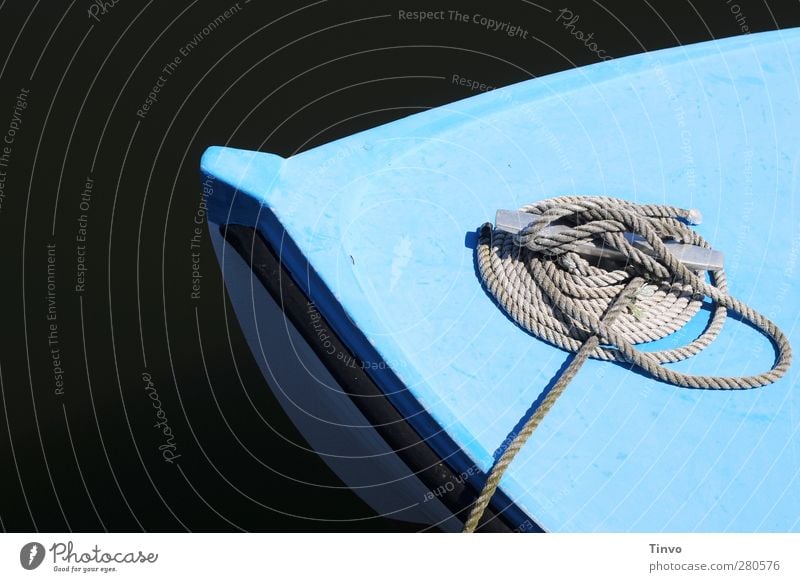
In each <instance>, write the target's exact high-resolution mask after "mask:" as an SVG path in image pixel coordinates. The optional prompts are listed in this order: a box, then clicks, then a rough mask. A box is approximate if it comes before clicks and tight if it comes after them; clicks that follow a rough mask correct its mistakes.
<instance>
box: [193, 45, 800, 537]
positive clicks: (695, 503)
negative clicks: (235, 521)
mask: <svg viewBox="0 0 800 582" xmlns="http://www.w3.org/2000/svg"><path fill="white" fill-rule="evenodd" d="M798 73H800V32H798V30H790V31H782V32H774V33H764V34H757V35H750V36H743V37H736V38H733V39H725V40H720V41H715V42H711V43H703V44H698V45H693V46H689V47H679V48H675V49H669V50H665V51H658V52H653V53H649V54H645V55H638V56H634V57H628V58H624V59H619V60H615V61H609V62H605V63H600V64H597V65H593V66H589V67H583V68H580V69H574V70H570V71H566V72H563V73H558V74H555V75H551V76H548V77H543V78H539V79H533V80H530V81H526V82H523V83H519V84H516V85H513V86H510V87H507V88H504V89H499V90H496V91H492V92H490V93H486V94H483V95H479V96H475V97H472V98H469V99H466V100H463V101H459V102H456V103H453V104H451V105H447V106H443V107H439V108H436V109H433V110H430V111H426V112H424V113H420V114H417V115H413V116H410V117H407V118H405V119H401V120H399V121H396V122H393V123H390V124H387V125H384V126H381V127H377V128H375V129H372V130H369V131H366V132H362V133H359V134H356V135H353V136H350V137H347V138H344V139H340V140H337V141H335V142H332V143H329V144H326V145H324V146H320V147H317V148H315V149H313V150H310V151H307V152H304V153H302V154H299V155H296V156H293V157H291V158H288V159H285V160H284V159H282V158H279V157H277V156H274V155H271V154H263V153H255V152H247V151H243V150H235V149H230V148H210V149H209V150H208V151H207V152H206V154H205V155H204V157H203V161H202V169H203V172H204V173H206V174H207V175H211V176H213V177H214V178H215V180H216V181H217V183H216V186H215V189H214V194H213V195H212V196H211V199H210V201H209V202H210V208H211V214H210V217H209V219H210V220H212V221H214V222H216V223H221V224H224V223H228V222H233V223H240V224H252V225H259V226H260V227H261V230H262V231H263V232H265V234H267V235H268V236H270V237H272V241H273V243H280V237H281V236H282V235H283V233H280V232H278V230H276V224H275V222H274V219H275V218H277V221H278V222H280V224H281V225H282V226H283V228H285V231H286V234H287V235H288V237H289V238H290V239H291V241H293V245H291V246H294V245H296V248H297V249H299V251H300V252H301V253H302V255H304V257H305V258H306V259H307V260H308V261H309V263H310V265H311V266H312V267H313V270H314V272H315V276H314V277H312V278H311V279H310V283H309V285H310V286H311V287H312V289H311V291H312V296H314V298H315V300H317V296H316V295H315V294H314V293H313V291H314V290H313V286H314V284H315V281H317V278H316V276H318V277H319V279H318V280H319V281H321V282H323V283H324V285H325V287H327V289H328V290H330V292H331V293H332V295H333V297H335V299H336V301H337V302H338V304H340V305H341V306H342V307H343V308H344V310H345V311H346V315H347V317H343V316H340V317H338V318H337V316H336V315H335V314H333V315H332V317H333V318H334V320H335V321H338V325H339V326H340V327H341V326H348V325H349V326H352V325H355V326H357V327H358V328H359V329H360V330H361V332H362V333H363V335H364V336H366V338H367V340H368V341H369V344H370V345H367V344H364V345H355V346H353V348H354V349H355V350H356V351H357V352H359V354H360V355H362V357H364V356H365V355H366V356H368V357H369V356H370V353H372V350H373V349H374V351H375V352H377V353H378V354H379V355H380V357H381V358H382V359H383V360H384V361H385V362H386V363H387V364H388V365H389V366H390V367H391V369H392V371H393V372H394V374H395V375H396V377H397V378H398V379H399V380H400V381H401V382H402V384H403V385H404V386H405V388H402V387H400V388H399V390H400V392H398V393H396V394H394V395H393V398H395V399H396V400H397V401H399V402H401V405H400V406H401V408H403V406H405V405H404V404H402V403H405V404H406V405H408V407H407V408H406V410H407V411H409V413H410V414H412V416H413V417H412V418H411V422H412V423H413V424H414V425H415V426H416V427H417V428H418V430H420V432H422V433H423V434H425V435H426V436H429V437H430V439H431V443H432V444H437V443H440V444H441V443H445V441H448V442H451V443H455V444H456V445H457V447H459V448H460V452H458V453H457V454H455V456H454V457H453V458H454V459H459V462H461V463H463V462H464V461H465V459H467V460H469V459H471V460H472V461H474V462H475V463H476V464H477V465H478V466H479V467H480V468H481V469H483V470H487V469H488V468H489V467H490V466H491V463H492V461H493V458H494V455H495V453H496V451H497V450H498V448H500V447H501V446H502V444H503V443H504V441H507V439H508V438H509V435H511V434H512V433H513V431H514V428H515V426H516V425H517V424H518V422H519V420H520V418H521V417H522V416H523V415H524V414H525V413H526V411H527V409H528V408H529V406H530V404H531V403H532V402H533V401H534V400H536V398H537V397H538V396H539V395H540V393H541V392H542V389H543V388H544V387H545V386H546V385H547V384H548V383H549V382H550V381H551V379H552V378H553V376H554V375H555V374H556V372H557V371H558V369H559V368H560V367H561V365H562V364H563V363H564V361H565V359H566V357H567V354H566V353H565V352H563V351H560V350H558V349H555V348H553V347H551V346H550V345H548V344H546V343H544V342H542V341H540V340H538V339H536V338H533V337H532V336H530V335H528V334H526V333H525V332H524V331H522V330H521V329H520V328H518V327H517V326H516V325H514V324H513V323H512V322H511V321H510V320H509V319H508V318H507V317H506V316H505V315H504V314H503V313H502V312H501V311H500V310H499V309H498V308H497V306H496V305H495V304H494V303H493V302H492V300H491V299H490V297H489V296H488V295H487V294H486V293H485V292H484V290H483V289H482V287H481V285H480V283H479V280H478V278H477V276H476V274H475V268H474V257H473V254H474V250H473V246H472V244H471V239H472V237H471V235H470V233H473V232H474V231H475V229H476V228H477V227H479V226H480V225H481V224H482V223H484V222H486V221H491V220H492V219H493V217H494V212H495V210H496V209H498V208H516V207H519V206H521V205H523V204H525V203H528V202H530V201H533V200H538V199H541V198H547V197H553V196H557V195H562V194H570V193H577V194H604V195H609V196H616V197H621V198H627V199H631V200H636V201H640V202H651V203H666V204H674V205H679V206H684V207H694V208H698V209H699V210H700V211H701V212H702V213H703V216H704V217H705V221H704V223H703V224H702V225H701V226H699V227H698V228H699V230H700V232H701V233H702V234H703V236H705V237H706V238H707V239H708V240H709V241H711V242H712V243H713V244H714V246H715V247H716V248H718V249H720V250H722V251H723V252H724V253H725V258H726V269H727V272H728V276H729V280H730V289H731V293H732V294H733V295H735V296H737V297H738V298H740V299H742V300H744V301H745V302H747V303H748V304H750V305H751V306H753V307H754V308H755V309H757V310H758V311H760V312H761V313H763V314H765V315H767V316H768V317H770V318H772V319H773V320H774V321H775V322H776V323H777V324H778V325H779V326H780V327H782V328H783V330H784V331H785V332H786V333H787V335H788V337H789V339H790V341H791V342H792V344H793V346H795V352H797V351H798V349H797V346H798V345H800V343H798V338H799V337H800V334H799V333H798V325H797V322H798V314H800V309H799V308H798V305H800V288H799V287H798V275H800V227H798V219H800V209H798V202H800V75H799V74H798ZM262 204H263V205H264V208H261V205H262ZM278 246H280V244H279V245H278ZM295 259H297V257H295ZM289 266H290V268H294V269H295V270H301V269H302V265H301V262H299V261H297V260H295V262H294V265H293V264H292V261H291V259H290V261H289ZM295 276H296V277H299V278H300V279H304V277H305V274H304V273H295ZM319 297H320V298H319V299H318V302H319V303H321V304H320V309H322V310H323V311H325V310H326V309H327V310H332V311H335V310H336V309H338V307H337V306H336V305H335V303H336V302H330V305H327V304H326V301H327V300H326V299H325V293H321V294H320V295H319ZM340 315H341V314H340ZM703 317H705V318H706V319H707V312H702V313H701V315H700V316H698V318H696V319H695V321H693V322H692V324H691V326H690V327H691V329H686V330H684V331H683V332H680V333H679V334H676V337H672V338H668V339H667V340H663V342H659V345H666V344H669V345H674V344H677V343H683V342H685V341H687V340H688V339H690V337H691V333H690V332H695V333H696V332H697V330H698V329H700V328H701V327H702V325H703V320H702V318H703ZM337 331H340V332H341V331H342V330H341V329H337ZM344 336H345V338H346V337H349V336H348V334H347V333H345V334H344ZM354 341H355V340H354ZM356 344H357V342H356ZM652 347H653V348H655V347H658V345H653V346H652ZM646 349H651V347H650V346H647V347H646ZM772 359H773V350H772V347H771V346H770V344H769V343H768V341H767V340H766V339H765V338H764V337H763V336H761V335H759V334H758V333H757V332H755V331H753V330H752V329H751V328H749V327H748V326H746V325H744V324H742V323H740V322H738V321H734V320H731V319H729V321H728V323H727V324H726V327H725V330H724V332H723V333H722V335H721V337H720V338H719V339H718V340H717V341H716V342H715V343H714V344H713V346H712V347H711V348H709V349H708V350H706V351H705V352H703V353H702V354H701V355H700V356H698V357H696V358H694V359H692V360H690V361H686V362H682V363H679V364H675V365H674V367H675V368H676V369H680V370H684V371H690V372H694V373H708V374H723V375H737V374H745V373H753V372H757V371H761V370H765V369H767V368H768V367H769V365H770V364H771V362H772ZM376 368H379V366H377V365H376ZM798 370H800V364H797V363H796V364H795V365H794V367H793V368H792V369H791V370H790V372H789V374H788V375H787V376H786V377H785V378H783V379H782V380H781V381H780V382H778V383H776V384H773V385H771V386H767V387H764V388H761V389H756V390H751V391H737V392H714V391H703V390H687V389H681V388H676V387H674V386H670V385H667V384H663V383H660V382H657V381H654V380H652V379H649V378H647V377H644V376H642V375H640V374H638V373H636V372H634V371H629V370H627V369H626V368H625V367H623V366H620V365H616V364H611V363H607V362H598V361H590V362H588V363H587V364H586V365H585V366H584V367H583V369H582V370H581V371H580V372H579V374H578V376H577V378H576V379H575V380H574V381H573V382H572V384H571V385H570V386H569V388H568V389H567V391H566V393H565V394H564V396H563V397H562V398H561V399H560V400H559V402H558V403H557V405H556V406H555V407H554V408H553V410H552V411H551V412H550V414H549V415H548V416H547V418H546V419H545V421H544V422H543V424H542V425H541V426H540V428H539V429H538V430H537V432H536V434H535V435H534V437H533V438H532V439H531V441H530V442H529V443H528V445H527V446H526V447H525V448H524V449H523V450H522V452H521V453H520V454H519V456H518V457H517V459H516V460H515V461H514V463H513V465H512V466H511V468H510V469H509V472H508V474H507V476H506V478H505V479H504V480H503V485H502V489H503V491H504V492H505V493H506V494H507V495H508V496H509V497H510V498H511V499H513V500H514V501H515V502H516V504H517V505H518V506H519V507H520V508H521V509H523V510H524V511H525V512H526V513H527V514H528V515H529V516H531V517H532V518H533V519H535V520H536V521H537V522H538V523H539V524H540V525H541V526H542V527H543V528H544V529H546V530H549V531H579V532H591V531H746V532H750V531H798V530H800V396H798V391H797V390H796V381H797V378H798ZM374 375H375V378H376V381H377V382H378V383H379V385H382V387H383V388H384V389H385V390H387V391H390V392H391V391H396V390H398V387H397V386H391V385H388V384H385V383H383V380H385V378H386V377H387V376H386V374H385V373H384V372H383V371H382V370H380V369H377V370H375V371H374ZM420 410H421V411H420ZM415 411H416V412H415ZM438 427H441V428H442V429H443V430H444V431H445V432H446V433H447V437H448V438H443V435H441V434H440V433H437V429H438ZM442 446H444V447H445V448H446V446H447V445H446V444H443V445H442Z"/></svg>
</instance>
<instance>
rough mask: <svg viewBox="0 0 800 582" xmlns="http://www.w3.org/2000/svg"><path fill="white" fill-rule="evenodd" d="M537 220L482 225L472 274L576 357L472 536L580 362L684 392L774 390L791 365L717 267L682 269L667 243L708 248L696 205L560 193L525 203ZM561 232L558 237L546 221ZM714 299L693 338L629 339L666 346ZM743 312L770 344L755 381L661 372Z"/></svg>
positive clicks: (470, 527) (469, 525)
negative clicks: (592, 255) (595, 250)
mask: <svg viewBox="0 0 800 582" xmlns="http://www.w3.org/2000/svg"><path fill="white" fill-rule="evenodd" d="M520 211H521V212H525V213H528V214H533V215H536V217H537V218H536V220H535V221H534V222H532V223H531V224H529V225H528V226H527V227H525V228H523V229H522V230H520V231H519V232H518V233H517V234H509V233H506V232H503V231H499V230H495V229H493V228H492V225H491V224H485V225H484V226H483V227H482V228H481V231H480V235H479V238H478V246H477V251H476V252H477V261H478V271H479V273H480V277H481V280H482V281H483V284H484V286H485V287H486V289H487V290H488V291H489V293H491V294H492V295H493V296H494V297H495V299H496V300H497V302H498V303H499V304H500V306H501V307H502V308H503V309H504V310H505V311H506V313H508V315H509V316H511V318H512V319H514V321H516V322H517V323H518V324H519V325H520V326H521V327H523V328H524V329H526V330H527V331H528V332H530V333H532V334H533V335H535V336H537V337H539V338H541V339H543V340H544V341H546V342H549V343H551V344H553V345H555V346H558V347H560V348H562V349H565V350H567V351H570V352H574V353H575V354H576V355H575V357H574V358H573V360H572V361H571V362H570V363H569V365H568V366H567V367H566V369H565V370H564V371H563V373H562V374H561V376H560V377H559V378H558V380H557V382H556V383H555V384H554V386H553V388H552V389H551V390H550V391H549V392H548V393H547V395H546V396H545V398H544V400H543V401H542V403H541V405H540V406H539V407H538V408H537V409H536V410H535V411H534V413H533V414H532V415H531V417H530V418H529V419H528V420H527V421H526V422H525V424H524V426H523V427H522V429H521V430H520V431H519V432H518V433H517V435H516V436H515V437H514V438H513V439H512V441H511V443H510V444H509V445H508V446H507V447H506V449H505V450H504V451H503V453H502V454H501V455H500V458H499V459H498V460H497V462H496V463H495V464H494V466H493V467H492V469H491V471H490V473H489V475H488V477H487V480H486V484H485V485H484V487H483V490H482V491H481V493H480V495H479V496H478V499H477V500H476V501H475V504H474V505H473V507H472V509H471V511H470V514H469V517H468V518H467V520H466V522H465V525H464V531H465V532H474V531H475V530H476V529H477V527H478V524H479V522H480V519H481V516H482V515H483V513H484V511H485V510H486V507H488V505H489V502H490V501H491V498H492V496H493V495H494V492H495V491H496V490H497V488H498V487H499V485H500V480H501V479H502V477H503V474H504V473H505V471H506V469H507V468H508V466H509V465H510V464H511V461H512V460H513V459H514V457H515V456H516V454H517V453H518V452H519V450H520V449H521V448H522V447H523V446H524V444H525V443H526V442H527V440H528V438H530V436H531V435H532V434H533V431H534V430H535V429H536V427H537V426H538V425H539V423H541V421H542V419H543V418H544V417H545V415H546V414H547V413H548V411H549V410H550V409H551V408H552V407H553V405H554V404H555V402H556V400H557V399H558V397H559V396H560V395H561V394H562V393H563V392H564V390H565V389H566V387H567V385H568V384H569V382H570V381H571V380H572V378H573V377H574V376H575V375H576V374H577V373H578V370H579V369H580V367H581V366H582V365H583V363H584V362H585V361H586V359H587V358H589V357H592V358H598V359H602V360H615V361H623V362H628V363H630V364H632V365H634V366H636V367H638V368H639V369H641V370H644V371H645V372H647V373H649V374H650V375H651V376H653V377H655V378H658V379H659V380H662V381H664V382H668V383H670V384H674V385H676V386H682V387H686V388H710V389H717V390H742V389H748V388H757V387H759V386H765V385H767V384H771V383H773V382H775V381H777V380H778V379H779V378H781V377H782V376H783V375H784V374H785V373H786V371H787V370H788V369H789V366H790V365H791V361H792V349H791V346H790V345H789V341H788V339H787V338H786V336H785V335H784V333H783V332H782V331H781V330H780V329H779V328H778V326H776V325H775V324H774V323H773V322H772V321H770V320H769V319H767V318H766V317H764V316H763V315H761V314H760V313H758V312H757V311H755V310H754V309H752V308H750V307H748V306H747V305H745V304H744V303H742V302H741V301H739V300H738V299H735V298H733V297H731V296H730V295H729V294H728V286H727V280H726V278H725V272H724V270H722V269H720V270H716V271H713V272H710V274H709V275H710V283H709V282H706V280H705V278H704V274H703V273H701V272H694V271H691V270H690V269H688V268H687V267H686V266H685V265H684V264H683V263H681V262H680V261H679V260H678V259H677V258H676V257H675V256H674V255H673V254H672V253H671V252H670V251H669V249H668V248H667V247H666V246H665V245H664V242H663V241H664V240H668V239H670V240H675V241H678V242H682V243H687V244H693V245H698V246H701V247H704V248H710V245H709V244H708V242H706V241H705V240H704V239H703V238H702V237H701V236H700V235H699V234H698V233H697V232H695V231H694V230H692V229H691V228H689V226H688V224H687V223H689V224H697V223H699V221H700V215H699V213H698V212H697V211H696V210H686V209H683V208H677V207H674V206H665V205H658V204H634V203H632V202H626V201H624V200H617V199H615V198H607V197H600V196H564V197H560V198H552V199H549V200H542V201H541V202H537V203H535V204H531V205H528V206H523V207H522V208H521V209H520ZM555 224H557V225H559V226H562V227H563V226H566V227H567V228H560V229H557V230H554V229H550V230H548V231H546V232H545V228H546V227H548V226H550V225H555ZM626 233H627V234H630V233H633V234H635V235H639V236H641V237H643V238H644V239H645V240H646V241H647V243H648V244H649V245H650V247H651V248H652V250H653V251H654V252H653V253H652V255H653V256H650V255H649V254H645V253H644V252H642V251H641V250H639V249H637V248H635V247H634V246H633V245H632V244H631V243H630V242H628V238H626V236H625V235H626ZM587 239H595V240H599V241H602V242H603V244H605V245H608V246H610V247H611V248H612V249H615V250H617V251H619V252H620V253H622V256H623V257H624V259H625V260H624V262H623V263H622V264H602V265H601V264H592V263H590V262H589V261H588V260H586V259H585V258H583V257H582V256H581V254H580V252H579V251H580V250H581V248H580V247H581V241H585V240H587ZM704 297H709V298H710V299H711V300H712V308H711V319H710V322H709V324H708V326H707V327H706V329H705V330H704V331H703V332H702V333H701V334H700V335H699V336H698V337H697V338H695V339H694V340H693V341H691V342H690V343H688V344H686V345H684V346H682V347H679V348H676V349H669V350H661V351H656V352H643V351H641V350H638V349H637V348H636V347H635V344H639V343H644V342H649V341H654V340H658V339H661V338H663V337H666V336H667V335H669V334H671V333H674V332H676V331H678V330H679V329H680V328H682V327H683V326H684V325H685V324H686V323H687V322H688V321H689V320H690V319H691V318H692V317H693V316H694V315H695V314H697V312H698V311H699V309H700V307H701V305H702V302H703V298H704ZM728 310H730V311H733V312H735V313H737V314H739V315H740V316H741V317H742V318H743V319H745V320H747V321H749V322H750V323H751V324H752V325H753V326H754V327H756V328H757V329H758V330H760V331H761V332H762V333H763V334H764V335H766V336H767V337H768V338H769V339H771V340H772V342H773V344H774V346H775V349H776V357H775V362H774V363H773V365H772V367H771V368H770V369H769V370H767V371H765V372H762V373H760V374H755V375H750V376H700V375H692V374H684V373H681V372H676V371H674V370H670V369H669V368H666V367H665V366H664V364H666V363H670V362H677V361H680V360H684V359H686V358H689V357H691V356H693V355H695V354H697V353H699V352H700V351H702V350H703V349H704V348H706V347H708V346H709V345H710V344H711V342H713V341H714V339H715V338H716V337H717V336H718V335H719V332H720V330H721V329H722V326H723V324H724V323H725V318H726V314H727V311H728Z"/></svg>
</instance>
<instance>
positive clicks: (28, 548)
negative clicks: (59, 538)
mask: <svg viewBox="0 0 800 582" xmlns="http://www.w3.org/2000/svg"><path fill="white" fill-rule="evenodd" d="M44 554H45V551H44V546H43V545H42V544H40V543H38V542H29V543H27V544H25V545H24V546H22V549H21V550H20V551H19V563H20V564H22V567H23V568H25V569H26V570H35V569H36V568H38V567H39V566H40V565H41V564H42V562H43V561H44Z"/></svg>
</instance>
